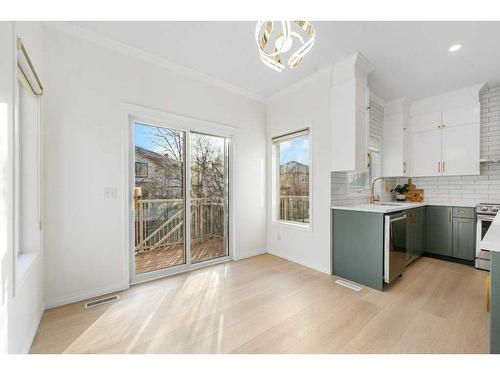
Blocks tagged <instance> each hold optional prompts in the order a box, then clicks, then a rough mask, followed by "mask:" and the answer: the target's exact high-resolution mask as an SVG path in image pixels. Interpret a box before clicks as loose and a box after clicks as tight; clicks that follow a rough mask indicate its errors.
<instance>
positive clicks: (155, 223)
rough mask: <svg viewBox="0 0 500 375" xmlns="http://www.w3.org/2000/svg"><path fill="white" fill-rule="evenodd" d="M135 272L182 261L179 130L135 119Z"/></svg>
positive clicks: (182, 136)
mask: <svg viewBox="0 0 500 375" xmlns="http://www.w3.org/2000/svg"><path fill="white" fill-rule="evenodd" d="M134 135H135V137H134V138H135V149H134V155H135V162H134V171H135V176H134V209H135V210H134V211H135V228H134V229H135V231H134V232H135V246H134V254H135V273H136V274H142V273H147V272H153V271H158V270H162V269H165V268H169V267H174V266H179V265H182V264H185V263H186V246H185V241H184V217H185V215H184V214H185V205H186V204H185V201H186V199H185V190H186V189H185V164H186V155H185V144H186V142H185V138H186V134H185V132H183V131H179V130H174V129H169V128H164V127H160V126H151V125H145V124H139V123H136V124H134Z"/></svg>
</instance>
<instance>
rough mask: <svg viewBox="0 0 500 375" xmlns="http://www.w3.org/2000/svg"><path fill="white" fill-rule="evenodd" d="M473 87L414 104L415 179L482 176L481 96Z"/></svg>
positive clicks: (413, 172) (412, 112) (481, 86)
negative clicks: (423, 177)
mask: <svg viewBox="0 0 500 375" xmlns="http://www.w3.org/2000/svg"><path fill="white" fill-rule="evenodd" d="M484 86H485V85H484V84H480V85H474V86H471V87H466V88H464V89H460V90H456V91H452V92H449V93H446V94H442V95H438V96H435V97H431V98H425V99H422V100H419V101H416V102H414V103H412V105H411V109H410V113H411V130H412V142H411V143H412V175H413V176H415V177H418V176H457V175H477V174H479V173H480V164H479V158H480V120H481V108H480V103H479V96H480V92H481V90H482V89H483V87H484Z"/></svg>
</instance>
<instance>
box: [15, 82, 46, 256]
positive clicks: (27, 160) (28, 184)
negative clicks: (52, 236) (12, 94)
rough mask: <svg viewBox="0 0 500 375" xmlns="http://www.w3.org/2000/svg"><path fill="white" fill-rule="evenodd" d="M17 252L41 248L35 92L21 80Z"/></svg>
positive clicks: (18, 101) (17, 155)
mask: <svg viewBox="0 0 500 375" xmlns="http://www.w3.org/2000/svg"><path fill="white" fill-rule="evenodd" d="M16 105H17V114H16V122H17V141H16V142H17V153H16V158H17V160H18V163H17V169H18V172H17V177H16V185H17V187H16V193H15V194H16V201H17V202H18V203H17V207H18V208H17V216H18V217H17V219H16V226H17V232H18V235H17V236H18V244H17V246H16V247H15V249H16V251H17V255H18V256H21V255H24V254H37V253H38V252H39V251H40V249H41V241H42V238H41V212H40V210H41V207H40V202H41V165H40V155H41V138H40V124H39V116H40V110H39V108H40V107H39V101H38V96H36V95H33V93H32V92H31V91H30V90H28V88H27V87H26V85H25V84H24V83H23V82H22V81H18V84H17V98H16Z"/></svg>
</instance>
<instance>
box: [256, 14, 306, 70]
mask: <svg viewBox="0 0 500 375" xmlns="http://www.w3.org/2000/svg"><path fill="white" fill-rule="evenodd" d="M277 23H280V24H281V31H278V30H274V29H275V28H276V26H275V25H276V24H277ZM292 28H293V29H294V30H297V31H294V30H292ZM273 31H274V32H273ZM301 34H302V35H301ZM314 37H315V31H314V27H313V25H312V23H311V22H310V21H280V22H273V21H259V22H257V27H256V28H255V40H256V42H257V46H258V48H259V54H260V59H261V60H262V62H263V63H264V64H266V65H267V66H269V67H270V68H272V69H274V70H276V71H278V72H281V71H282V70H283V69H284V68H285V66H284V65H283V63H282V60H281V59H282V54H283V53H286V52H288V51H290V50H291V48H292V47H293V44H294V41H297V42H298V43H299V44H300V46H299V48H298V49H297V50H296V51H295V52H293V53H292V55H291V56H290V58H289V59H288V66H289V67H290V68H292V69H293V68H295V67H297V66H298V65H299V64H300V63H301V61H302V59H303V57H304V56H305V55H306V54H307V53H308V52H309V51H310V50H311V48H312V46H313V45H314Z"/></svg>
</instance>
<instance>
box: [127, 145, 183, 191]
mask: <svg viewBox="0 0 500 375" xmlns="http://www.w3.org/2000/svg"><path fill="white" fill-rule="evenodd" d="M181 179H182V165H180V163H179V162H178V161H176V160H173V159H170V158H168V157H166V156H165V155H162V154H159V153H157V152H154V151H150V150H146V149H144V148H142V147H139V146H135V186H136V187H141V188H142V189H141V190H142V196H141V199H180V198H182V180H181Z"/></svg>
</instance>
